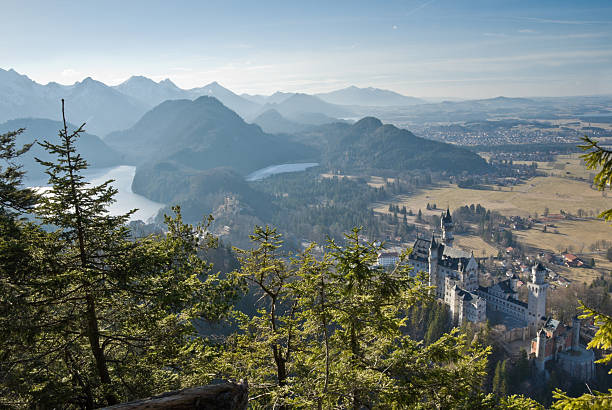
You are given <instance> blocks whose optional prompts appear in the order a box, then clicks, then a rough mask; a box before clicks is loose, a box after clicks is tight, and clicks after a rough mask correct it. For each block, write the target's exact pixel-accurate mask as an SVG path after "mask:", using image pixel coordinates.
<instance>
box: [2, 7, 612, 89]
mask: <svg viewBox="0 0 612 410" xmlns="http://www.w3.org/2000/svg"><path fill="white" fill-rule="evenodd" d="M0 15H1V16H2V19H1V20H2V24H1V25H0V68H3V69H8V68H14V69H15V70H17V71H18V72H20V73H22V74H26V75H28V76H29V77H30V78H32V79H33V80H36V81H38V82H41V83H47V82H49V81H57V82H60V83H63V84H67V83H73V82H75V81H80V80H82V79H83V78H84V77H88V76H91V77H93V78H95V79H97V80H100V81H103V82H105V83H107V84H117V83H119V82H121V81H123V80H125V79H127V78H128V77H129V76H131V75H145V76H148V77H151V78H153V79H155V80H161V79H164V78H170V79H171V80H172V81H174V82H175V83H176V84H177V85H179V86H180V87H183V88H190V87H195V86H200V85H204V84H206V83H209V82H211V81H218V82H219V83H221V84H222V85H224V86H226V87H228V88H230V89H232V90H233V91H235V92H238V93H242V92H248V93H272V92H274V91H277V90H283V91H303V92H309V93H310V92H322V91H329V90H333V89H337V88H341V87H345V86H348V85H353V84H354V85H357V86H360V87H367V86H373V87H380V88H388V89H392V90H395V91H398V92H401V93H403V94H406V95H414V96H421V97H442V96H444V97H463V98H468V97H492V96H498V95H505V96H534V95H551V96H554V95H580V94H598V93H612V1H610V0H605V1H587V0H574V1H564V0H554V1H545V0H537V1H535V0H526V1H521V0H505V1H501V0H499V1H498V0H482V1H471V0H461V1H458V0H405V1H381V0H369V1H340V0H327V1H321V2H319V1H313V0H308V1H290V0H285V1H265V0H260V1H240V2H234V1H231V0H224V1H218V2H217V1H196V0H192V1H180V0H175V1H155V0H147V1H132V0H123V1H114V0H105V1H88V0H81V1H57V0H54V1H48V0H45V1H29V0H28V1H25V0H17V1H13V0H0Z"/></svg>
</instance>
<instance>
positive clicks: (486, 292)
mask: <svg viewBox="0 0 612 410" xmlns="http://www.w3.org/2000/svg"><path fill="white" fill-rule="evenodd" d="M440 224H441V228H442V238H441V240H440V241H439V242H438V241H436V239H435V237H434V236H433V235H432V238H431V240H427V239H423V238H419V239H417V240H416V241H415V243H414V246H413V250H412V253H411V254H410V256H409V258H408V263H409V264H410V265H411V266H412V267H413V269H414V271H415V272H419V271H424V272H427V273H428V274H429V285H430V286H435V294H436V297H437V298H438V299H439V300H442V301H444V303H446V304H447V305H448V306H449V308H450V311H451V312H452V314H453V318H454V319H455V320H457V322H458V323H462V322H463V321H464V320H467V321H469V322H484V321H486V319H487V312H489V313H492V312H495V311H498V312H500V313H501V315H502V317H503V318H504V322H506V324H507V326H508V325H510V327H527V326H529V327H532V326H533V327H536V328H537V327H539V326H540V325H541V324H542V323H544V322H545V321H546V318H545V314H546V288H547V287H548V284H547V283H546V281H545V278H546V269H545V268H544V267H543V266H542V265H540V264H539V263H538V264H537V265H535V266H533V268H532V273H531V277H530V281H529V283H528V284H527V286H528V289H529V297H528V302H527V303H525V302H521V301H520V300H518V290H517V287H518V281H519V279H518V277H517V276H516V275H514V276H513V277H512V278H510V279H506V280H504V281H501V282H498V283H496V284H494V285H492V286H489V287H484V286H479V284H478V278H479V275H480V267H479V264H478V262H477V261H476V259H475V258H474V253H473V252H472V253H468V252H465V251H462V250H460V249H457V248H453V239H454V238H453V221H452V218H451V215H450V211H449V210H448V209H447V210H446V212H445V213H443V214H442V218H441V221H440Z"/></svg>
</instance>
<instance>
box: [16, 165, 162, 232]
mask: <svg viewBox="0 0 612 410" xmlns="http://www.w3.org/2000/svg"><path fill="white" fill-rule="evenodd" d="M135 173H136V167H133V166H129V165H120V166H118V167H113V168H101V169H89V170H87V172H85V173H84V175H85V177H86V178H87V180H88V181H89V182H90V183H92V184H94V185H100V184H101V183H103V182H105V181H107V180H109V179H114V180H115V181H114V182H113V183H112V184H111V185H112V186H114V187H115V188H116V189H117V190H118V191H119V192H117V195H115V201H116V202H114V203H113V204H111V205H110V206H109V211H110V213H111V215H120V214H124V213H126V212H128V211H129V210H131V209H134V208H137V209H138V210H137V211H136V212H135V213H134V214H132V216H131V218H130V220H132V221H135V220H138V219H140V220H142V221H145V222H146V221H147V220H149V219H150V218H153V217H155V216H156V215H157V212H158V211H159V210H160V209H161V208H163V207H164V206H165V205H164V204H160V203H159V202H154V201H151V200H150V199H147V198H145V197H144V196H142V195H138V194H135V193H134V192H132V180H133V179H134V174H135ZM45 184H46V181H37V182H32V183H29V184H28V185H31V186H37V187H44V185H45Z"/></svg>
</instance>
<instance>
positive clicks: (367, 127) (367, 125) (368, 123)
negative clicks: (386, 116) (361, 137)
mask: <svg viewBox="0 0 612 410" xmlns="http://www.w3.org/2000/svg"><path fill="white" fill-rule="evenodd" d="M382 125H383V123H382V121H381V120H379V119H378V118H376V117H364V118H362V119H360V120H359V121H357V122H356V123H355V124H353V125H352V128H353V129H354V130H356V131H359V132H372V131H374V130H376V129H378V128H380V127H382Z"/></svg>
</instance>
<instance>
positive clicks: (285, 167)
mask: <svg viewBox="0 0 612 410" xmlns="http://www.w3.org/2000/svg"><path fill="white" fill-rule="evenodd" d="M317 165H319V164H318V163H316V162H307V163H301V164H281V165H271V166H269V167H265V168H262V169H258V170H257V171H254V172H252V173H250V174H249V175H247V176H246V180H247V181H258V180H260V179H264V178H267V177H269V176H271V175H275V174H282V173H285V172H299V171H304V170H306V169H308V168H312V167H316V166H317ZM135 173H136V167H133V166H130V165H119V166H117V167H113V168H100V169H88V170H87V171H86V172H85V174H84V175H85V177H86V179H87V180H88V181H89V182H90V183H92V184H94V185H99V184H101V183H103V182H105V181H107V180H109V179H113V180H115V181H114V182H113V183H112V185H113V186H114V187H115V188H117V190H118V191H119V192H117V195H115V200H116V202H114V203H113V204H111V205H110V206H109V211H110V213H111V215H120V214H124V213H126V212H128V211H129V210H131V209H134V208H137V209H138V210H137V211H136V212H135V213H134V214H132V217H131V218H130V220H132V221H135V220H138V219H140V220H142V221H145V222H147V221H148V220H149V219H151V218H153V217H155V216H156V215H157V212H158V211H159V210H160V209H162V208H163V207H164V206H165V205H164V204H161V203H159V202H154V201H151V200H150V199H147V198H145V197H144V196H142V195H138V194H135V193H134V192H132V180H133V179H134V174H135ZM27 185H29V186H31V187H39V188H42V190H44V189H45V185H46V181H31V182H29V183H28V184H27Z"/></svg>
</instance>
